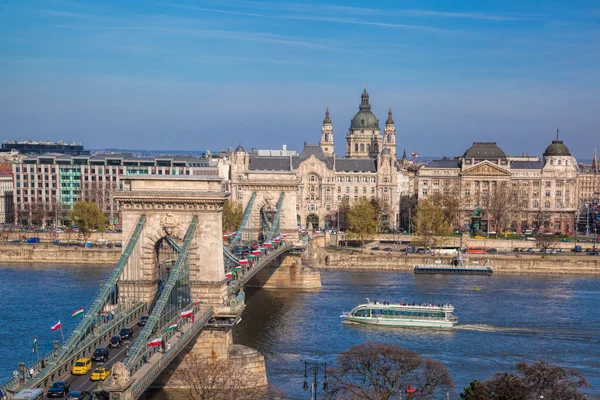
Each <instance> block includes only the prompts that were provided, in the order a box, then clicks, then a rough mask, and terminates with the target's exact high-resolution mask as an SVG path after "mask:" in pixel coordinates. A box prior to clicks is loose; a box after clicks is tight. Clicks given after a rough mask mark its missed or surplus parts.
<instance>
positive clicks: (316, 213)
mask: <svg viewBox="0 0 600 400" xmlns="http://www.w3.org/2000/svg"><path fill="white" fill-rule="evenodd" d="M290 172H292V173H294V174H295V176H296V178H297V180H298V186H297V190H296V211H297V223H298V225H299V226H306V227H308V228H317V227H333V228H335V225H334V221H336V219H337V218H336V212H337V209H338V207H339V206H340V204H341V203H342V201H343V200H344V198H347V199H348V200H349V201H350V203H352V201H356V200H358V199H360V198H367V199H372V198H375V199H379V200H380V201H381V202H385V203H387V204H388V205H389V211H390V213H389V216H388V218H389V221H388V223H389V226H390V227H391V228H394V227H396V226H397V221H398V210H399V204H398V201H399V195H398V190H397V186H398V162H397V160H396V128H395V125H394V120H393V118H392V111H391V109H390V111H389V113H388V119H387V121H386V124H385V128H384V133H383V134H382V133H381V130H380V128H379V120H378V119H377V117H376V116H375V115H374V114H373V112H371V104H370V102H369V94H368V93H367V90H366V88H365V90H364V91H363V93H362V95H361V102H360V105H359V111H358V112H357V113H356V115H355V116H354V118H352V120H351V122H350V129H349V131H348V134H347V135H346V157H339V156H336V155H335V151H334V130H333V124H332V122H331V118H330V114H329V109H327V110H326V112H325V119H324V120H323V124H322V127H321V140H320V142H319V144H318V145H307V144H305V145H304V148H303V149H302V152H301V153H300V155H299V156H289V157H281V156H279V157H278V156H275V157H273V156H261V155H259V154H258V153H256V152H246V151H245V149H244V148H243V147H242V146H238V148H237V149H236V151H235V152H234V153H233V154H232V161H231V187H232V198H233V199H235V200H237V201H242V200H243V199H244V198H245V197H244V196H245V195H246V194H245V193H243V191H244V182H245V181H247V180H249V179H255V177H257V176H261V177H262V179H281V175H282V174H284V175H287V174H288V173H290Z"/></svg>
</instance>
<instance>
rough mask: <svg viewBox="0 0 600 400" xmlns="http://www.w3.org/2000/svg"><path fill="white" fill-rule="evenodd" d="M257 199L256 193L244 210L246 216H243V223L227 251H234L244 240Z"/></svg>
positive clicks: (253, 193)
mask: <svg viewBox="0 0 600 400" xmlns="http://www.w3.org/2000/svg"><path fill="white" fill-rule="evenodd" d="M255 199H256V192H252V196H251V197H250V200H249V201H248V204H247V205H246V209H245V210H244V214H243V215H242V222H241V223H240V226H239V228H238V230H237V231H236V232H235V236H234V237H233V239H231V242H230V243H229V245H227V250H230V251H231V249H233V247H234V246H235V245H236V244H237V243H238V242H239V241H240V240H241V239H242V234H243V233H244V227H245V226H246V224H247V223H248V219H249V218H250V215H251V214H252V207H253V206H254V200H255Z"/></svg>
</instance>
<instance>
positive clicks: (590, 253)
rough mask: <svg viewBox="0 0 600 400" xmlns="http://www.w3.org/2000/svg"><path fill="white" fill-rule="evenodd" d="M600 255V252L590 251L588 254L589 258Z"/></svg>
mask: <svg viewBox="0 0 600 400" xmlns="http://www.w3.org/2000/svg"><path fill="white" fill-rule="evenodd" d="M598 254H600V253H598V250H595V251H588V253H587V255H588V256H597V255H598Z"/></svg>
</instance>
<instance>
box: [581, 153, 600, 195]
mask: <svg viewBox="0 0 600 400" xmlns="http://www.w3.org/2000/svg"><path fill="white" fill-rule="evenodd" d="M577 180H578V186H579V198H580V199H581V206H585V205H586V204H598V203H600V165H598V158H597V157H596V150H595V149H594V158H593V159H592V165H580V166H579V176H578V177H577Z"/></svg>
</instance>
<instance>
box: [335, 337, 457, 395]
mask: <svg viewBox="0 0 600 400" xmlns="http://www.w3.org/2000/svg"><path fill="white" fill-rule="evenodd" d="M328 375H329V377H330V385H329V390H328V392H327V394H326V397H327V398H329V399H336V400H337V399H357V400H358V399H365V400H370V399H372V400H388V399H395V398H400V396H401V395H403V393H404V392H405V391H406V389H407V388H408V387H409V386H410V387H411V388H414V389H415V393H414V394H413V398H414V399H423V400H427V399H438V398H439V399H442V398H445V395H446V393H447V392H450V391H453V390H454V382H453V380H452V378H451V376H450V373H449V372H448V370H447V369H446V367H445V366H444V365H443V364H442V363H441V362H440V361H437V360H433V359H430V358H427V357H422V356H420V355H418V354H417V353H415V352H413V351H411V350H407V349H403V348H402V347H400V346H396V345H392V344H384V343H372V342H367V343H363V344H360V345H356V346H353V347H351V348H350V349H348V350H346V351H344V352H343V353H342V354H340V355H339V357H338V362H337V365H336V367H334V368H331V369H330V370H329V371H328Z"/></svg>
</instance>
